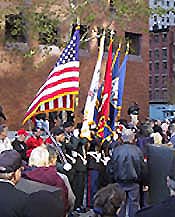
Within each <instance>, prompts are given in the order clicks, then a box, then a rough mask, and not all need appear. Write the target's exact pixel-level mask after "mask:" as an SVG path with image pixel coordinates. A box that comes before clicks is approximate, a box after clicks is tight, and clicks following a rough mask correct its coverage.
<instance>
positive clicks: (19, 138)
mask: <svg viewBox="0 0 175 217" xmlns="http://www.w3.org/2000/svg"><path fill="white" fill-rule="evenodd" d="M27 136H28V133H27V132H26V131H25V130H24V129H19V130H18V131H17V135H16V138H15V140H14V141H13V142H12V146H13V149H15V150H16V151H17V152H19V153H20V155H21V158H22V160H24V161H27V157H26V151H27V145H26V143H25V140H26V137H27Z"/></svg>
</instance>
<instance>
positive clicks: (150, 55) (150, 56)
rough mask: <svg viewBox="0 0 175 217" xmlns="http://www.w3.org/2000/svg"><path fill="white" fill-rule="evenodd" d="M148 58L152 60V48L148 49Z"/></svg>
mask: <svg viewBox="0 0 175 217" xmlns="http://www.w3.org/2000/svg"><path fill="white" fill-rule="evenodd" d="M149 59H150V60H152V50H149Z"/></svg>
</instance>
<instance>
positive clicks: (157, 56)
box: [154, 49, 159, 60]
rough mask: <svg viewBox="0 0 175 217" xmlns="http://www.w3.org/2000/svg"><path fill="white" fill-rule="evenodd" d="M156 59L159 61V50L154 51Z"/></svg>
mask: <svg viewBox="0 0 175 217" xmlns="http://www.w3.org/2000/svg"><path fill="white" fill-rule="evenodd" d="M154 59H155V60H159V50H158V49H155V50H154Z"/></svg>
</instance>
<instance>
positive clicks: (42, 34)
mask: <svg viewBox="0 0 175 217" xmlns="http://www.w3.org/2000/svg"><path fill="white" fill-rule="evenodd" d="M36 22H37V23H38V26H37V28H38V32H39V43H40V44H43V45H58V44H59V41H60V40H59V37H58V32H59V29H58V23H57V22H56V21H55V20H51V19H49V18H48V17H47V16H45V15H43V14H36Z"/></svg>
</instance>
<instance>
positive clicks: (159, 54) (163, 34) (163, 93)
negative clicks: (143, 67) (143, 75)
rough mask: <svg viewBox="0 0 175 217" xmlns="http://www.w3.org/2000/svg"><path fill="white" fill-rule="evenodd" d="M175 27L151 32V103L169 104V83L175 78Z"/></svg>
mask: <svg viewBox="0 0 175 217" xmlns="http://www.w3.org/2000/svg"><path fill="white" fill-rule="evenodd" d="M174 64H175V27H173V26H172V27H169V28H167V29H161V30H158V31H156V32H150V49H149V70H150V76H149V80H150V102H159V103H168V102H169V101H170V98H169V90H168V86H169V82H170V81H171V80H173V79H174V78H175V65H174Z"/></svg>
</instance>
